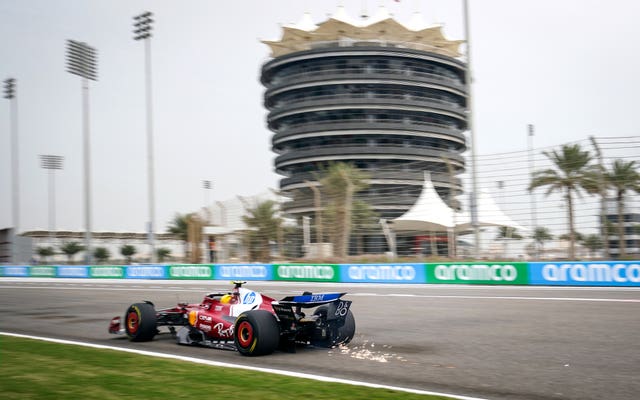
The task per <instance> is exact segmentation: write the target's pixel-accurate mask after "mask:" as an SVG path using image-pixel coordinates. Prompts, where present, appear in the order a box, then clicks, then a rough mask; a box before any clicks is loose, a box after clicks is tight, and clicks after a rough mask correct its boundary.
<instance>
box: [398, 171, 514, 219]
mask: <svg viewBox="0 0 640 400" xmlns="http://www.w3.org/2000/svg"><path fill="white" fill-rule="evenodd" d="M477 201H478V224H479V226H508V227H510V228H516V229H518V230H521V231H526V230H527V228H525V227H523V226H522V225H520V224H518V223H517V222H515V221H514V220H512V219H511V218H510V217H509V216H507V215H506V214H505V213H504V212H503V211H502V210H501V209H500V207H498V205H497V204H496V202H495V201H494V200H493V199H492V198H491V196H490V195H489V193H488V192H487V191H485V190H482V191H480V193H479V195H478V199H477ZM391 222H393V229H394V231H409V230H411V231H449V230H451V229H453V228H455V230H456V231H465V230H469V229H471V228H472V227H473V226H472V223H471V215H470V213H468V212H461V213H456V212H454V211H453V209H451V208H450V207H449V206H448V205H446V204H445V202H444V201H443V200H442V198H440V196H439V195H438V193H437V192H436V190H435V188H434V187H433V183H432V182H431V174H429V173H428V172H425V180H424V185H423V186H422V193H420V197H419V198H418V201H416V202H415V204H414V205H413V206H412V207H411V208H410V209H409V211H407V212H406V213H404V214H403V215H401V216H400V217H398V218H395V219H393V220H392V221H391Z"/></svg>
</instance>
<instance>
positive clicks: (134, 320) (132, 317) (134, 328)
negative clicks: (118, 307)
mask: <svg viewBox="0 0 640 400" xmlns="http://www.w3.org/2000/svg"><path fill="white" fill-rule="evenodd" d="M139 322H140V319H139V318H138V313H137V312H135V311H131V312H130V313H129V315H127V330H128V331H129V333H131V334H135V333H136V332H138V327H139V326H140V325H139Z"/></svg>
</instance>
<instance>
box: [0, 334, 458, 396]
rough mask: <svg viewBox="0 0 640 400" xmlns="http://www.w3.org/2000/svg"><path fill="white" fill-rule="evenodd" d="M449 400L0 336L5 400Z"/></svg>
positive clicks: (1, 390)
mask: <svg viewBox="0 0 640 400" xmlns="http://www.w3.org/2000/svg"><path fill="white" fill-rule="evenodd" d="M238 396H242V397H245V398H255V399H267V400H268V399H274V400H276V399H277V400H286V399H292V400H293V399H296V400H299V399H300V398H310V399H331V400H334V399H363V400H364V399H366V400H371V399H398V398H402V399H403V400H411V399H421V400H436V399H441V400H444V399H447V398H445V397H439V396H428V395H418V394H412V393H405V392H397V391H392V390H387V389H374V388H367V387H360V386H352V385H345V384H340V383H327V382H317V381H313V380H309V379H301V378H294V377H287V376H280V375H275V374H268V373H261V372H255V371H244V370H240V369H232V368H219V367H211V366H206V365H198V364H193V363H189V362H185V361H178V360H167V359H160V358H155V357H150V356H143V355H137V354H130V353H122V352H118V351H114V350H102V349H91V348H85V347H80V346H73V345H67V344H58V343H49V342H44V341H38V340H32V339H23V338H15V337H10V336H0V397H1V398H3V399H7V400H9V399H21V400H22V399H60V398H64V399H101V400H102V399H119V400H120V399H122V398H135V399H161V398H237V397H238Z"/></svg>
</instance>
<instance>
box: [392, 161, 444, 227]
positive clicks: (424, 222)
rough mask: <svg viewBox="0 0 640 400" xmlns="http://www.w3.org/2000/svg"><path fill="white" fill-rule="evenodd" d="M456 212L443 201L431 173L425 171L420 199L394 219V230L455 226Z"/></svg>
mask: <svg viewBox="0 0 640 400" xmlns="http://www.w3.org/2000/svg"><path fill="white" fill-rule="evenodd" d="M454 220H455V218H454V212H453V210H452V209H451V208H450V207H449V206H448V205H446V204H445V202H444V201H442V198H441V197H440V196H439V195H438V193H437V192H436V190H435V188H434V187H433V183H432V182H431V174H430V173H429V172H425V173H424V184H423V186H422V193H420V197H419V198H418V201H416V202H415V204H414V205H413V206H412V207H411V208H410V209H409V211H407V212H406V213H404V214H403V215H401V216H400V217H398V218H395V219H393V220H392V222H393V229H394V230H403V231H405V230H406V231H409V230H411V231H444V230H448V229H451V228H453V227H454V225H455V223H454Z"/></svg>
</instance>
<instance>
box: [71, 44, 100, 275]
mask: <svg viewBox="0 0 640 400" xmlns="http://www.w3.org/2000/svg"><path fill="white" fill-rule="evenodd" d="M67 72H69V73H70V74H73V75H77V76H79V77H81V78H82V132H83V135H82V136H83V149H84V151H83V153H84V221H85V233H84V242H85V243H84V245H85V259H86V262H87V264H91V260H92V257H93V255H92V253H91V146H90V144H91V142H90V139H91V138H90V132H89V80H92V81H97V80H98V73H97V52H96V50H95V49H94V48H93V47H91V46H89V45H88V44H86V43H84V42H78V41H75V40H67Z"/></svg>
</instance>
